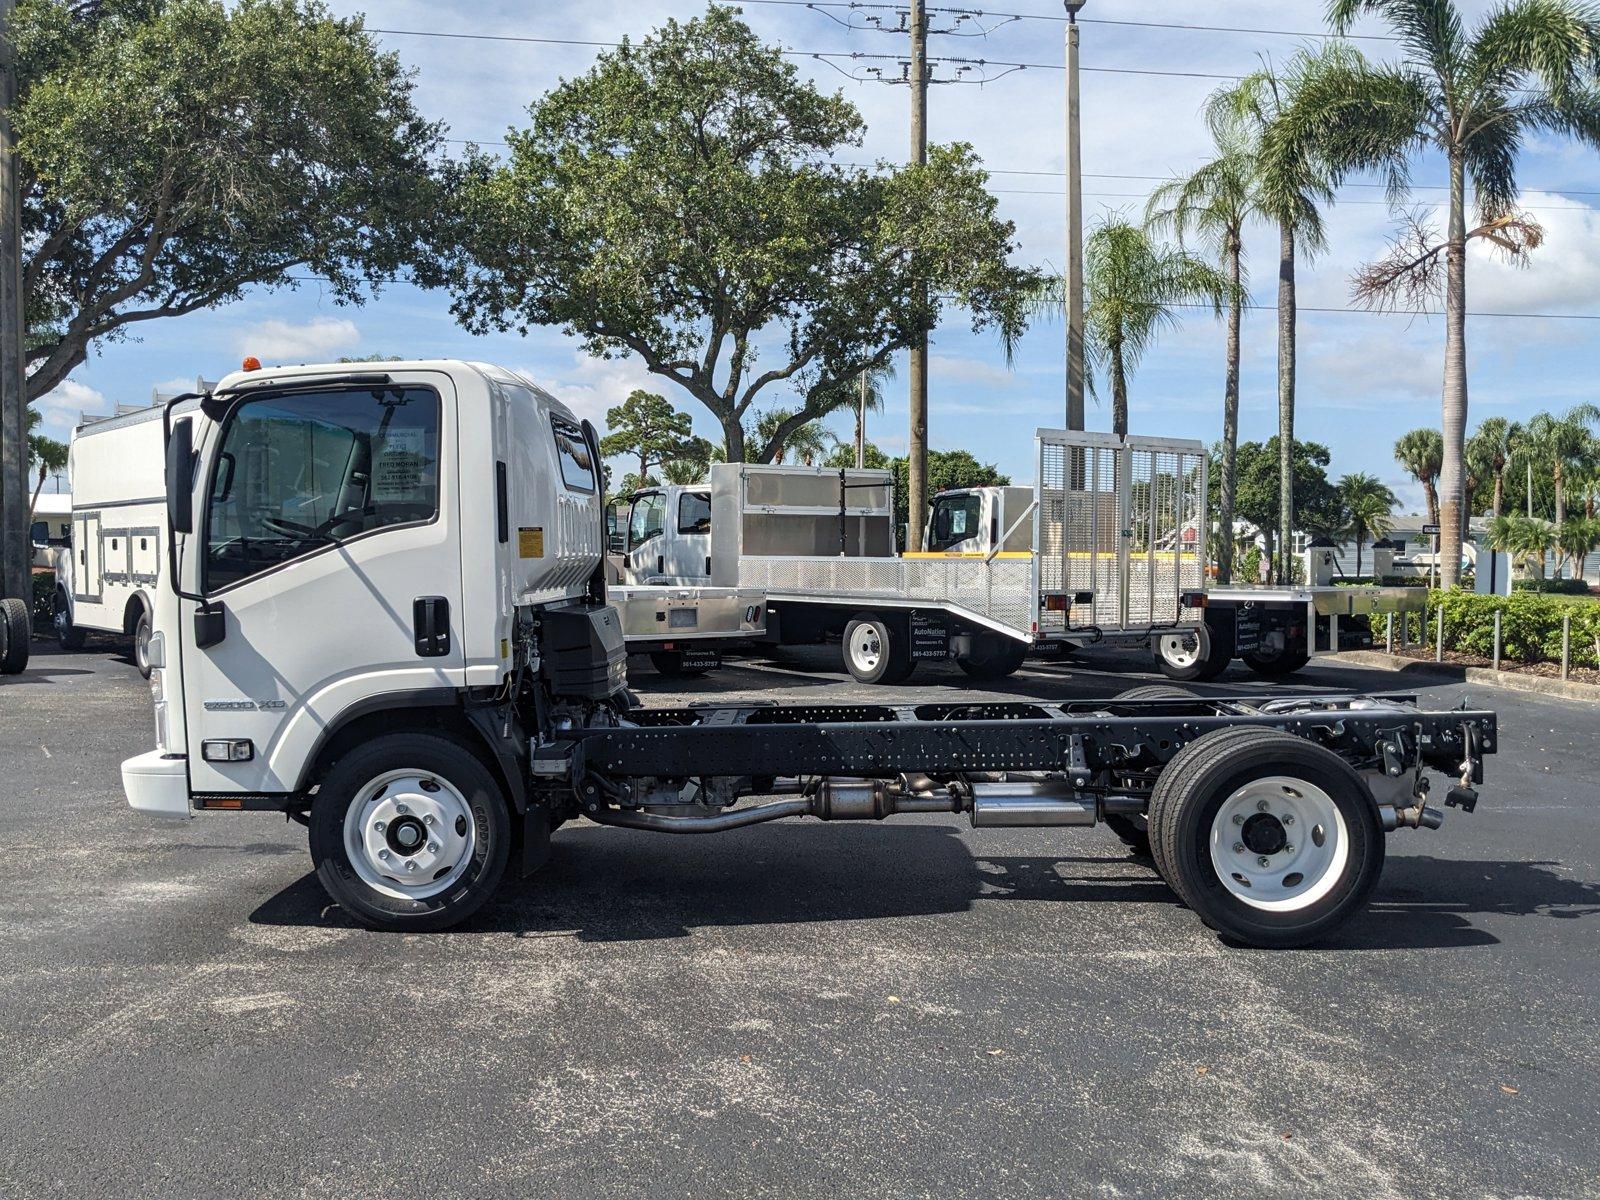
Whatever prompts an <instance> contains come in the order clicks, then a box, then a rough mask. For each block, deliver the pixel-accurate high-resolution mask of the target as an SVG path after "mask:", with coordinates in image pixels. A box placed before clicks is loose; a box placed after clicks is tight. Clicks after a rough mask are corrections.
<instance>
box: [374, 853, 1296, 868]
mask: <svg viewBox="0 0 1600 1200" xmlns="http://www.w3.org/2000/svg"><path fill="white" fill-rule="evenodd" d="M406 865H407V866H410V865H411V864H410V863H407V864H406ZM1266 865H1267V856H1266V855H1265V854H1263V855H1261V856H1260V857H1259V858H1257V859H1256V866H1258V867H1264V866H1266Z"/></svg>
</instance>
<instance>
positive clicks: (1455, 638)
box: [1373, 591, 1600, 667]
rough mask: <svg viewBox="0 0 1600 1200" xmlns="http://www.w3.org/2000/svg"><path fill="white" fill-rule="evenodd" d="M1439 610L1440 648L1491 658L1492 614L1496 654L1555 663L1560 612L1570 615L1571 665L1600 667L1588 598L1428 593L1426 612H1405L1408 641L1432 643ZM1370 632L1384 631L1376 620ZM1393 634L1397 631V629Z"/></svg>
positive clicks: (1598, 608) (1593, 605) (1599, 610)
mask: <svg viewBox="0 0 1600 1200" xmlns="http://www.w3.org/2000/svg"><path fill="white" fill-rule="evenodd" d="M1441 606H1442V607H1443V609H1444V646H1445V649H1446V650H1457V651H1460V652H1461V653H1464V654H1478V655H1482V656H1483V657H1484V658H1492V657H1493V656H1494V614H1495V611H1496V610H1497V609H1498V610H1499V611H1500V612H1501V613H1502V614H1503V615H1502V616H1501V618H1500V639H1501V647H1500V656H1501V658H1502V659H1504V660H1506V661H1508V662H1524V663H1533V662H1560V661H1561V616H1562V614H1563V613H1571V614H1572V658H1571V662H1572V665H1573V666H1575V667H1593V666H1600V661H1597V659H1596V655H1595V639H1596V638H1600V602H1596V601H1594V600H1591V599H1588V598H1577V597H1569V596H1559V595H1541V594H1539V593H1536V592H1515V593H1513V594H1512V595H1510V596H1479V595H1476V594H1474V593H1472V592H1461V591H1456V592H1441V591H1433V592H1430V593H1428V611H1427V613H1426V614H1422V613H1410V614H1408V616H1407V620H1408V622H1409V625H1408V632H1409V636H1410V637H1411V639H1412V640H1413V641H1420V642H1422V643H1423V644H1424V645H1427V646H1432V645H1433V644H1434V631H1435V625H1434V622H1435V621H1436V620H1437V619H1438V618H1437V616H1436V614H1437V613H1438V611H1439V609H1440V607H1441ZM1373 629H1374V632H1375V633H1377V634H1378V635H1379V636H1380V637H1381V636H1382V634H1383V628H1382V626H1381V624H1377V623H1375V624H1374V626H1373ZM1396 632H1397V633H1398V629H1397V631H1396Z"/></svg>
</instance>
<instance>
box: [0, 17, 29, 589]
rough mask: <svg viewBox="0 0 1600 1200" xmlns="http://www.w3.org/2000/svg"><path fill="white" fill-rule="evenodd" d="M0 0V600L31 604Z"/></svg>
mask: <svg viewBox="0 0 1600 1200" xmlns="http://www.w3.org/2000/svg"><path fill="white" fill-rule="evenodd" d="M15 7H16V0H0V596H15V597H17V598H19V599H21V600H22V601H24V602H25V603H26V604H28V605H29V606H30V607H32V604H33V585H32V578H31V577H32V574H33V571H32V563H31V561H30V555H29V553H28V478H27V477H28V420H27V412H28V395H27V390H26V388H27V379H26V375H25V370H26V368H25V365H24V363H23V315H22V313H23V308H22V181H21V179H20V178H19V172H18V170H17V158H16V135H15V132H14V131H13V130H12V128H11V109H12V106H13V105H14V104H15V102H16V98H17V76H16V70H15V67H14V64H13V63H12V52H11V20H12V12H13V10H14V9H15Z"/></svg>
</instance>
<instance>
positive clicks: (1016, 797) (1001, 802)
mask: <svg viewBox="0 0 1600 1200" xmlns="http://www.w3.org/2000/svg"><path fill="white" fill-rule="evenodd" d="M971 787H972V825H973V828H974V829H988V828H992V827H997V826H1012V825H1093V824H1094V818H1095V812H1094V801H1092V800H1088V801H1085V800H1081V799H1079V798H1078V796H1077V794H1076V793H1075V792H1074V791H1073V790H1072V785H1071V784H1068V783H1064V782H1049V783H974V784H972V785H971Z"/></svg>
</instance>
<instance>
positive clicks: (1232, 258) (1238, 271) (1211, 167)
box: [1144, 96, 1258, 583]
mask: <svg viewBox="0 0 1600 1200" xmlns="http://www.w3.org/2000/svg"><path fill="white" fill-rule="evenodd" d="M1206 118H1207V124H1208V125H1209V126H1210V127H1211V137H1212V140H1213V141H1214V142H1215V143H1216V147H1217V157H1216V158H1214V159H1212V160H1211V161H1210V162H1208V163H1206V164H1205V165H1204V166H1202V167H1200V168H1199V169H1198V170H1196V171H1195V172H1194V173H1193V174H1191V175H1187V176H1184V177H1182V178H1179V179H1172V180H1168V181H1167V182H1166V183H1163V184H1162V185H1161V186H1160V187H1158V188H1156V189H1155V191H1153V192H1151V193H1150V199H1149V202H1148V203H1147V204H1146V205H1145V216H1144V219H1145V225H1146V227H1147V228H1149V229H1150V230H1151V231H1153V232H1156V233H1168V232H1170V233H1173V234H1175V235H1176V236H1177V239H1178V245H1179V246H1180V247H1182V246H1184V244H1185V241H1186V240H1187V239H1188V238H1189V237H1195V238H1198V239H1199V240H1200V242H1201V243H1202V244H1203V245H1204V246H1205V248H1206V249H1207V250H1208V251H1210V252H1211V254H1212V255H1214V256H1215V257H1216V258H1217V259H1218V260H1220V261H1221V263H1222V274H1223V277H1224V278H1225V279H1226V280H1227V281H1228V337H1227V370H1226V372H1225V373H1224V375H1223V384H1222V470H1221V478H1220V479H1219V480H1218V505H1217V520H1218V521H1219V523H1220V524H1221V526H1222V528H1223V529H1232V528H1233V501H1234V489H1235V487H1236V485H1237V482H1238V479H1237V473H1238V467H1237V463H1238V457H1239V320H1240V312H1241V310H1242V308H1243V307H1244V227H1245V225H1246V224H1247V223H1248V222H1249V221H1250V220H1251V219H1253V218H1254V217H1255V216H1256V215H1257V212H1258V203H1257V193H1256V178H1255V165H1256V164H1255V149H1256V147H1255V145H1254V143H1253V141H1252V140H1251V139H1250V138H1249V137H1248V136H1247V131H1246V127H1245V126H1244V123H1243V122H1242V121H1241V120H1240V119H1239V118H1238V117H1237V116H1236V115H1235V114H1234V111H1233V108H1232V106H1231V105H1230V104H1228V103H1224V102H1222V101H1220V100H1219V99H1218V97H1217V96H1213V97H1212V101H1211V104H1210V105H1209V106H1208V108H1207V113H1206ZM1217 550H1218V553H1217V579H1218V580H1219V581H1220V582H1222V583H1229V582H1232V580H1233V539H1232V538H1226V537H1225V538H1222V539H1221V540H1220V541H1219V542H1218V544H1217Z"/></svg>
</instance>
